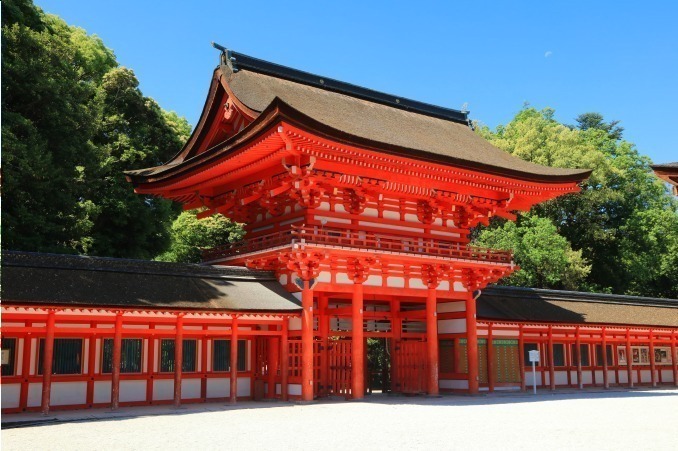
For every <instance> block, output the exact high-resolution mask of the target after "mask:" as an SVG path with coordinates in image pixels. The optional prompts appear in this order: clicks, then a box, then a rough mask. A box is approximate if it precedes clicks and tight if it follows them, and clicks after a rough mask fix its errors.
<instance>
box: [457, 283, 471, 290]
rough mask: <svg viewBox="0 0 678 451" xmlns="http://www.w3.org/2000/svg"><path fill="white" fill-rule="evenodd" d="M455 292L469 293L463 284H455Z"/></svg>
mask: <svg viewBox="0 0 678 451" xmlns="http://www.w3.org/2000/svg"><path fill="white" fill-rule="evenodd" d="M454 291H468V290H467V289H466V287H464V284H463V283H461V282H454Z"/></svg>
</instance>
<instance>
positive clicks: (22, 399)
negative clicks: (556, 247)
mask: <svg viewBox="0 0 678 451" xmlns="http://www.w3.org/2000/svg"><path fill="white" fill-rule="evenodd" d="M32 326H33V324H32V323H31V322H30V321H26V327H32ZM32 338H33V337H32V336H31V335H30V334H29V335H26V336H25V337H24V339H23V340H24V350H23V352H24V355H23V360H22V363H21V391H20V394H19V407H20V408H21V410H22V411H26V408H27V407H28V384H29V382H28V381H29V379H28V377H29V376H30V371H31V347H32V344H33V340H32ZM674 379H675V377H674Z"/></svg>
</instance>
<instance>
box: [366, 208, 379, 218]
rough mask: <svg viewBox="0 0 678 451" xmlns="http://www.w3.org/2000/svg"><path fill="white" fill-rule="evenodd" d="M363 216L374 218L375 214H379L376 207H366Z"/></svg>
mask: <svg viewBox="0 0 678 451" xmlns="http://www.w3.org/2000/svg"><path fill="white" fill-rule="evenodd" d="M363 216H368V217H371V218H376V217H377V216H379V211H377V209H376V208H366V209H365V210H364V211H363Z"/></svg>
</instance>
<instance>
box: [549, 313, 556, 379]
mask: <svg viewBox="0 0 678 451" xmlns="http://www.w3.org/2000/svg"><path fill="white" fill-rule="evenodd" d="M547 357H548V360H549V385H550V387H551V390H555V389H556V370H555V361H554V359H553V327H552V326H549V333H548V356H547Z"/></svg>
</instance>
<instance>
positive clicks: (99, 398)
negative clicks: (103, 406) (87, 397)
mask: <svg viewBox="0 0 678 451" xmlns="http://www.w3.org/2000/svg"><path fill="white" fill-rule="evenodd" d="M141 382H144V394H145V392H146V381H141ZM120 388H121V390H120V397H121V398H122V381H121V382H120ZM101 402H111V381H96V382H94V403H95V404H97V403H101Z"/></svg>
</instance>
